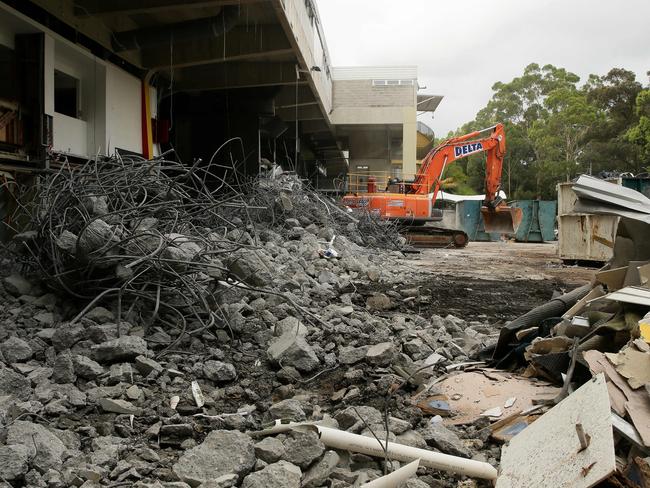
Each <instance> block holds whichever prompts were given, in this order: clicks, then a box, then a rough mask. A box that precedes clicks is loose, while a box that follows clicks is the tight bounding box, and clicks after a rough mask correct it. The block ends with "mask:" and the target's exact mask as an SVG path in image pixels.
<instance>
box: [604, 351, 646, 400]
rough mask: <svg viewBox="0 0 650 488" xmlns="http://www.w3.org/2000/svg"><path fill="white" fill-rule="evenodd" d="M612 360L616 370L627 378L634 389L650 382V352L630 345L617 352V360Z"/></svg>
mask: <svg viewBox="0 0 650 488" xmlns="http://www.w3.org/2000/svg"><path fill="white" fill-rule="evenodd" d="M612 362H613V363H614V365H615V366H616V371H618V372H619V374H620V375H621V376H623V377H624V378H627V382H628V383H629V384H630V386H631V387H632V389H634V390H636V389H638V388H641V387H642V386H643V385H645V384H646V383H650V354H648V353H645V352H641V351H637V350H636V349H633V348H631V347H628V348H627V349H625V350H624V351H622V352H619V353H618V354H617V357H616V362H614V361H612Z"/></svg>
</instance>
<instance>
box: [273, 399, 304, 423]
mask: <svg viewBox="0 0 650 488" xmlns="http://www.w3.org/2000/svg"><path fill="white" fill-rule="evenodd" d="M269 413H270V414H271V417H272V418H273V419H274V420H275V419H286V420H292V421H294V422H300V421H303V420H306V419H307V415H306V414H305V411H304V410H303V408H302V405H301V403H300V402H299V401H298V400H294V399H291V398H288V399H286V400H282V401H280V402H277V403H274V404H273V405H271V406H270V407H269Z"/></svg>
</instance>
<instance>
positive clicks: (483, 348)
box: [0, 159, 650, 488]
mask: <svg viewBox="0 0 650 488" xmlns="http://www.w3.org/2000/svg"><path fill="white" fill-rule="evenodd" d="M208 180H210V181H211V185H212V184H214V182H215V181H221V182H222V183H223V185H222V186H223V187H222V188H220V189H219V191H216V190H213V191H210V190H208V184H207V183H206V182H207V181H208ZM32 196H33V195H32ZM35 196H36V198H35V199H32V200H23V201H22V204H23V207H21V210H22V211H23V213H22V215H23V216H22V217H21V216H20V215H19V216H18V217H17V219H16V220H15V221H18V222H19V221H22V222H23V223H24V222H32V227H31V228H29V229H28V230H26V231H23V232H21V233H19V234H18V235H16V237H15V239H14V244H15V245H16V246H17V247H18V248H19V249H20V250H21V253H20V254H19V256H18V258H16V256H15V255H2V256H1V257H0V259H2V263H0V264H1V266H0V269H1V270H2V280H1V284H2V286H1V287H0V300H1V301H2V303H3V304H4V305H5V306H4V307H2V308H1V309H0V360H1V363H0V439H1V440H2V446H1V447H0V480H1V481H2V483H1V484H0V487H2V488H9V487H18V486H27V487H39V488H62V487H68V486H76V487H83V488H98V487H101V486H111V487H117V486H135V487H140V488H161V487H163V488H186V487H190V488H196V487H201V488H210V487H212V488H214V487H223V488H227V487H246V488H252V487H276V486H277V487H313V488H319V487H328V488H332V487H336V488H339V487H340V488H343V487H347V486H362V485H364V484H367V483H371V484H370V485H369V486H405V487H408V488H424V487H426V486H429V487H441V488H443V487H449V488H451V487H459V486H462V487H468V488H469V487H487V486H491V485H492V483H493V482H494V481H495V480H496V485H497V487H508V486H513V487H514V486H548V485H549V484H557V485H558V486H569V485H572V486H573V485H575V486H584V487H585V488H586V487H588V486H595V485H596V484H597V483H599V482H601V481H602V480H605V479H607V480H608V481H607V482H608V483H611V484H610V485H607V486H630V485H629V482H630V480H637V479H641V480H643V479H644V478H642V476H644V473H646V472H648V471H647V469H648V465H647V459H646V457H645V456H646V454H647V449H648V447H649V445H650V442H649V441H648V431H647V426H648V418H650V395H649V394H648V388H649V387H648V384H650V381H649V380H648V376H647V375H648V371H649V370H650V369H649V368H648V366H649V365H650V360H648V358H650V345H649V344H650V337H649V330H650V325H649V324H650V319H649V317H648V315H647V313H648V312H649V311H650V304H649V303H648V302H647V301H646V300H647V298H646V295H645V294H647V290H648V288H647V285H648V283H649V282H648V276H650V274H649V273H648V271H647V269H646V267H647V266H648V262H650V253H647V244H645V242H646V241H647V240H644V237H643V236H647V227H644V226H646V225H647V224H645V223H643V225H640V224H636V223H635V222H634V219H630V218H629V214H628V215H627V216H626V217H625V218H623V219H622V221H621V225H620V226H619V235H618V237H617V239H616V243H615V244H614V246H615V251H616V252H615V257H614V259H613V260H612V262H611V263H610V264H609V265H608V267H607V268H605V269H603V270H601V271H600V272H599V273H597V274H596V279H595V281H594V282H593V283H591V284H589V285H586V286H583V287H581V288H578V289H576V290H574V291H571V292H569V293H565V294H563V295H558V296H555V297H553V298H552V299H551V301H550V302H548V303H546V304H543V305H541V306H540V307H538V308H535V309H533V310H531V311H530V312H528V313H526V314H524V315H523V316H521V317H519V318H516V319H515V320H513V321H512V322H510V323H509V324H507V325H505V326H504V327H503V328H502V329H501V332H500V334H499V332H498V330H495V327H494V325H490V324H489V323H487V322H488V320H489V318H488V317H485V316H481V315H479V314H477V313H475V312H474V310H473V306H474V305H477V304H476V303H472V302H470V301H469V298H468V305H467V307H468V308H467V312H466V318H467V317H472V318H476V319H477V320H464V319H462V318H458V317H455V316H453V315H446V314H445V313H444V311H443V310H439V308H440V307H438V308H436V307H435V306H433V307H432V305H431V302H432V299H434V297H432V296H431V293H432V292H431V291H428V292H427V291H426V290H427V288H426V286H421V285H419V284H418V283H422V279H423V277H426V280H427V282H432V281H435V280H436V279H437V278H438V277H437V276H436V275H435V273H433V272H431V271H426V270H423V269H414V268H413V267H411V265H410V264H409V263H408V262H407V261H406V260H405V258H404V255H403V254H402V253H400V252H398V251H396V250H395V251H391V250H390V249H391V246H392V245H393V244H391V242H392V243H397V244H398V245H399V240H398V239H396V238H394V236H393V235H392V234H391V231H390V228H388V227H387V228H386V229H384V230H383V231H381V230H375V231H371V232H368V233H365V236H366V237H365V238H360V236H361V235H364V232H365V231H363V226H364V225H371V226H374V225H375V224H374V223H372V222H373V221H372V220H368V221H367V222H364V221H361V220H359V219H358V216H350V215H348V214H346V213H345V212H343V211H341V210H340V209H338V208H337V207H335V206H333V205H332V204H331V202H328V201H327V200H325V199H324V198H323V197H320V196H319V195H316V194H313V193H311V192H309V191H307V190H306V189H304V188H303V187H302V186H300V185H298V180H297V179H296V178H295V177H294V176H291V175H275V176H274V177H273V178H269V179H261V178H260V179H258V180H255V181H253V182H246V183H244V184H242V185H233V184H231V183H228V182H227V180H225V179H219V178H218V177H217V176H216V175H214V174H213V173H211V172H209V171H208V170H207V169H206V168H205V167H203V169H201V166H200V164H199V163H197V164H196V165H195V166H194V167H184V166H181V165H177V164H175V163H170V162H168V161H163V160H159V161H139V160H136V159H111V160H106V161H97V162H90V163H89V164H88V165H86V166H84V167H83V168H79V169H76V170H74V171H72V170H71V169H70V168H68V167H64V168H63V169H62V170H61V171H59V172H57V173H55V174H51V175H47V177H45V178H43V179H42V181H41V184H40V185H39V191H38V192H37V193H36V195H35ZM28 201H31V202H33V203H32V204H28V203H26V202H28ZM638 208H639V207H638V206H637V209H636V210H635V211H638ZM641 213H642V212H641ZM24 215H28V216H29V219H26V218H25V217H24ZM372 228H375V227H372ZM375 229H381V227H376V228H375ZM379 234H383V237H378V235H379ZM358 237H359V238H358ZM369 237H372V238H373V239H374V240H373V239H369ZM360 244H362V245H360ZM375 246H379V248H381V249H382V250H381V252H378V250H377V247H375ZM25 265H26V266H25ZM476 284H477V283H476V282H474V284H473V285H472V286H475V285H476ZM461 286H464V288H463V293H464V294H465V293H466V294H467V295H466V296H468V297H472V296H474V297H476V296H477V295H472V290H471V289H470V288H469V287H467V285H466V284H465V285H461ZM486 286H487V287H491V286H493V285H492V284H488V285H486ZM427 293H429V294H428V295H427ZM549 294H550V293H549ZM549 298H550V297H549ZM537 303H538V302H537ZM431 310H435V311H437V312H439V313H432V312H431ZM560 315H562V317H560ZM510 318H514V316H512V315H511V316H510ZM490 366H498V367H499V368H500V369H495V368H494V367H490ZM504 368H508V369H509V371H505V370H504ZM581 385H582V386H581ZM610 406H611V409H610ZM610 410H611V411H613V413H611V412H610ZM612 431H614V432H615V436H614V437H613V436H612ZM497 468H498V469H499V471H497ZM551 479H552V480H553V481H549V480H551ZM617 483H618V484H617ZM626 483H628V484H627V485H626ZM603 486H605V485H603ZM631 486H643V484H641V483H640V482H639V483H637V484H636V485H634V484H633V485H631Z"/></svg>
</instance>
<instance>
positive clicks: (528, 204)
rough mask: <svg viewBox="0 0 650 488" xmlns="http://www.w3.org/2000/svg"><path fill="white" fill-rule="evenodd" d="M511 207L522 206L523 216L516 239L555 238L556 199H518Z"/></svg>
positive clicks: (537, 239)
mask: <svg viewBox="0 0 650 488" xmlns="http://www.w3.org/2000/svg"><path fill="white" fill-rule="evenodd" d="M510 206H511V207H515V208H520V209H521V210H522V212H523V218H522V221H521V224H520V225H519V228H518V229H517V232H515V234H514V236H515V240H516V241H518V242H549V241H554V240H555V215H556V213H557V202H556V201H555V200H516V201H514V202H512V203H511V204H510Z"/></svg>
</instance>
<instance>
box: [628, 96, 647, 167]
mask: <svg viewBox="0 0 650 488" xmlns="http://www.w3.org/2000/svg"><path fill="white" fill-rule="evenodd" d="M634 112H635V114H636V116H637V117H638V122H637V123H636V124H634V125H633V126H632V127H630V128H629V129H628V131H627V132H626V138H627V140H628V141H630V142H631V143H633V144H635V145H636V146H637V147H638V148H639V150H640V158H641V164H643V165H645V170H646V171H650V89H649V90H642V91H640V92H639V94H638V95H637V97H636V101H635V109H634Z"/></svg>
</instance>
